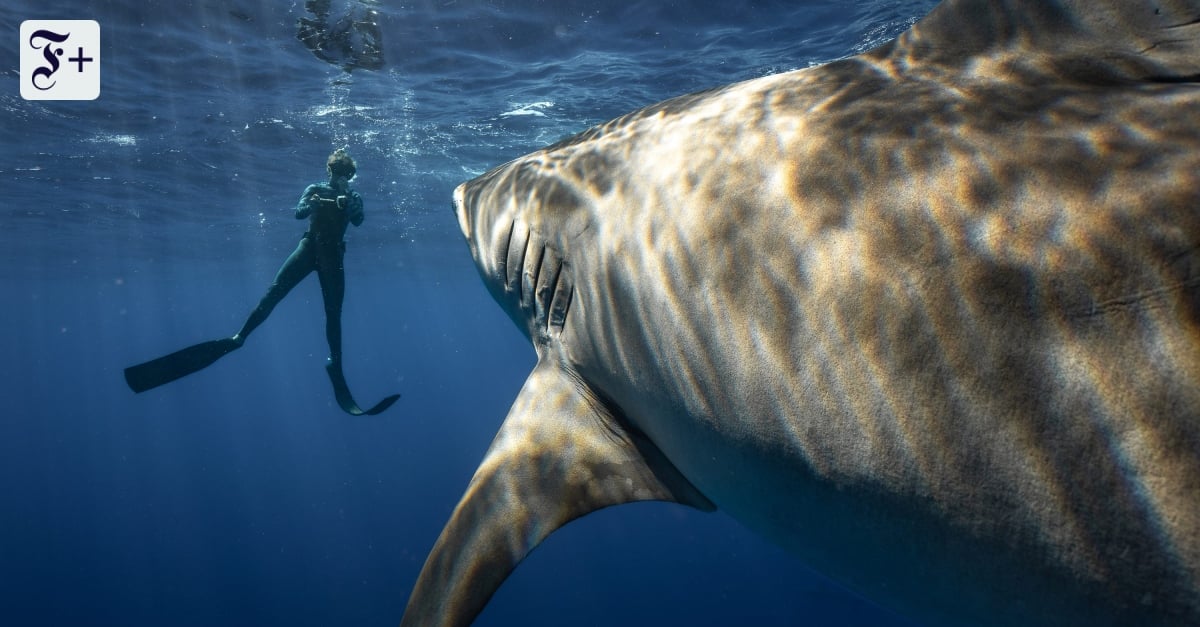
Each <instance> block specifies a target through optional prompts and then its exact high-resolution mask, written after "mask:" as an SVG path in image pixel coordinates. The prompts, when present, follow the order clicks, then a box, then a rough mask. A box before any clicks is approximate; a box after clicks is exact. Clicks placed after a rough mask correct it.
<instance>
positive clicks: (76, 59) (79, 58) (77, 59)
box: [67, 46, 95, 72]
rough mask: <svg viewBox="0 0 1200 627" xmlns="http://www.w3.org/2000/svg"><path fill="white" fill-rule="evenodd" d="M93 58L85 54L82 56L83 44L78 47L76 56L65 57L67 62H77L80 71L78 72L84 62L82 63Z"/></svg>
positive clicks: (81, 69)
mask: <svg viewBox="0 0 1200 627" xmlns="http://www.w3.org/2000/svg"><path fill="white" fill-rule="evenodd" d="M94 60H95V59H93V58H91V57H85V56H83V46H80V47H79V56H76V57H71V58H69V59H67V61H69V62H71V63H78V64H79V71H80V72H82V71H83V64H84V63H87V62H89V61H94Z"/></svg>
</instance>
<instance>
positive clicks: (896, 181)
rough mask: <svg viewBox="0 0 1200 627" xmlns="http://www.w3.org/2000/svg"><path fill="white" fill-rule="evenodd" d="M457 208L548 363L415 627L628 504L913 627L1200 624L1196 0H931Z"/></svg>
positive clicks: (531, 158) (503, 299) (467, 615)
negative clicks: (926, 11) (794, 562)
mask: <svg viewBox="0 0 1200 627" xmlns="http://www.w3.org/2000/svg"><path fill="white" fill-rule="evenodd" d="M454 202H455V206H456V210H457V213H458V219H459V222H460V225H461V227H462V230H463V233H464V235H465V236H466V238H467V241H468V242H469V245H470V250H471V254H472V255H473V256H474V259H475V262H476V264H477V266H478V268H479V271H480V274H481V275H482V277H483V280H484V282H485V284H486V285H487V286H488V288H489V289H490V290H491V292H492V294H493V295H494V296H495V298H496V300H497V302H499V304H500V305H501V306H502V307H503V308H504V309H505V310H506V311H507V312H508V313H509V315H510V316H511V317H512V319H513V320H514V321H515V322H516V324H517V325H518V326H519V327H520V328H521V329H523V330H524V332H525V333H526V334H527V335H528V336H529V338H530V340H531V341H532V343H533V346H534V348H535V350H536V352H537V355H538V362H537V366H536V367H535V369H534V371H533V373H532V374H531V375H530V377H529V380H528V381H527V383H526V384H525V386H524V388H523V389H522V390H521V392H520V394H519V395H518V397H517V399H516V401H515V403H514V404H513V407H512V409H511V410H510V412H509V414H508V417H507V419H506V420H505V422H504V424H503V426H502V427H501V428H500V432H499V434H498V435H497V436H496V440H495V442H494V444H493V445H492V447H491V449H490V450H489V451H488V453H487V455H486V457H485V459H484V460H483V462H482V464H481V465H480V467H479V470H478V471H477V473H476V475H475V477H474V478H473V479H472V481H471V483H470V485H469V487H468V488H467V492H466V495H465V496H464V497H463V499H462V501H461V502H460V504H459V505H458V507H457V509H456V510H455V512H454V514H453V516H452V517H451V519H450V521H449V522H448V524H447V525H446V528H445V529H444V531H443V532H442V535H441V537H440V538H439V539H438V541H437V544H436V545H435V547H434V548H433V551H432V553H431V555H430V556H429V559H428V561H427V562H426V564H425V567H424V570H423V571H422V573H421V576H420V579H419V581H418V582H417V585H416V588H415V589H414V590H413V592H412V596H411V597H410V599H409V604H408V608H407V611H406V614H405V616H404V621H403V624H404V625H411V626H430V625H466V624H469V623H470V622H471V621H472V620H473V619H474V618H475V617H476V616H477V615H478V613H479V612H480V611H482V609H483V608H484V606H485V605H486V603H487V601H488V599H489V598H490V597H491V595H492V594H493V593H494V592H495V590H496V589H497V588H498V587H499V586H500V584H501V583H502V582H503V581H504V579H505V577H506V576H507V575H508V573H510V572H511V570H512V569H513V568H515V567H516V565H517V564H518V563H519V562H520V561H521V560H522V559H523V558H524V557H525V556H526V555H527V554H528V553H529V551H531V550H532V549H533V548H534V547H536V546H537V545H538V543H539V542H541V541H542V540H543V539H544V538H545V537H547V536H548V535H549V534H550V533H551V532H553V531H554V530H555V529H557V528H559V527H560V526H562V525H563V524H565V523H567V522H568V521H570V520H572V519H574V518H577V517H579V516H583V515H585V514H587V513H589V512H592V511H594V510H597V509H600V508H603V507H607V506H610V505H617V504H621V503H626V502H630V501H639V500H647V499H657V500H665V501H675V502H679V503H684V504H688V505H692V506H695V507H698V508H701V509H712V508H714V507H716V508H720V509H721V510H724V511H726V512H728V513H729V514H730V515H731V516H733V517H735V518H736V519H738V520H739V521H741V522H743V523H744V524H745V525H747V526H748V527H749V528H751V529H753V530H755V531H757V532H758V533H761V534H762V535H764V536H766V537H768V538H770V539H772V540H774V541H775V542H777V543H779V544H780V545H782V546H784V547H786V548H787V549H789V550H790V551H792V552H793V553H795V554H796V555H797V556H799V558H800V559H802V560H804V561H805V562H806V563H808V564H810V565H811V566H813V567H814V568H816V569H817V570H819V571H821V572H823V573H825V574H827V575H829V576H830V577H832V578H834V579H836V580H838V581H841V582H844V583H845V584H846V585H848V586H850V587H852V588H854V589H856V590H858V591H860V592H861V593H862V594H864V595H866V596H868V597H870V598H872V599H875V600H877V601H879V602H880V603H882V604H884V605H886V606H888V607H891V608H894V609H895V610H896V611H898V612H900V613H902V614H904V615H906V616H909V617H911V618H913V619H914V620H917V621H919V622H921V623H924V624H929V625H1088V626H1090V627H1095V626H1099V625H1134V624H1136V625H1197V624H1200V2H1197V1H1182V0H1163V1H1160V2H1143V1H1141V0H1113V1H1103V0H1058V1H1055V0H1036V1H1024V0H948V1H947V2H944V3H943V4H942V5H940V6H939V7H937V8H936V9H935V10H934V11H933V12H932V13H931V14H930V15H929V16H928V17H927V18H926V19H924V20H923V21H921V22H919V23H918V24H917V25H915V26H914V27H913V28H912V29H911V30H910V31H908V32H906V33H904V34H903V35H902V36H901V37H900V38H899V39H897V40H896V41H894V42H892V43H890V44H887V45H884V46H882V47H880V48H878V49H875V50H873V51H870V52H868V53H866V54H863V55H860V56H856V57H852V58H849V59H845V60H841V61H836V62H833V63H830V64H827V65H824V66H821V67H817V68H811V69H806V70H801V71H795V72H789V73H785V74H779V75H775V76H768V77H765V78H761V79H757V80H752V81H748V82H744V83H739V84H735V85H731V86H727V87H722V88H719V89H714V90H711V91H708V92H704V93H700V94H694V95H690V96H684V97H681V98H677V99H674V100H669V101H667V102H664V103H661V104H658V105H655V106H652V107H649V108H646V109H643V110H641V111H638V112H635V113H632V114H630V115H628V116H625V117H623V118H620V119H617V120H614V121H612V122H610V123H607V124H604V125H601V126H599V127H596V128H594V129H591V130H589V131H587V132H584V133H582V134H581V135H579V136H577V137H574V138H572V139H569V140H566V141H564V142H561V143H559V144H556V145H554V146H550V147H548V148H546V149H544V150H541V151H539V152H536V153H533V154H531V155H528V156H525V157H522V158H520V159H517V160H515V161H512V162H510V163H508V164H506V165H503V166H500V167H498V168H496V169H494V170H492V171H490V172H488V173H487V174H484V175H483V176H481V177H479V178H477V179H475V180H473V181H470V182H468V183H465V184H463V185H462V186H460V187H459V188H458V189H457V190H456V191H455V197H454ZM581 567H582V566H581ZM614 602H618V603H619V602H620V601H619V599H618V600H614ZM570 622H571V620H570V618H569V617H564V619H563V623H564V624H570Z"/></svg>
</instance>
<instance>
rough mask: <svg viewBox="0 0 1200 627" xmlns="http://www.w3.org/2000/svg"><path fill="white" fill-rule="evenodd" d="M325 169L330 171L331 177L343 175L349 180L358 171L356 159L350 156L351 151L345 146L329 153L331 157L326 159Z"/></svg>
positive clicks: (342, 176)
mask: <svg viewBox="0 0 1200 627" xmlns="http://www.w3.org/2000/svg"><path fill="white" fill-rule="evenodd" d="M325 169H326V170H327V171H328V172H329V178H330V179H336V178H339V177H341V178H344V179H346V180H347V181H349V180H350V179H352V178H354V174H355V172H356V171H357V167H356V166H355V164H354V159H352V158H351V157H350V153H348V152H346V149H345V148H338V149H337V150H335V151H333V154H331V155H329V159H328V160H326V161H325Z"/></svg>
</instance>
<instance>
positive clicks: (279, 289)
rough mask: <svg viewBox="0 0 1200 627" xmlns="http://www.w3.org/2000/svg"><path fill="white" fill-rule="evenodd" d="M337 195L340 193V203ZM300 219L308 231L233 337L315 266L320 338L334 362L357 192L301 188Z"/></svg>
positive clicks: (359, 206)
mask: <svg viewBox="0 0 1200 627" xmlns="http://www.w3.org/2000/svg"><path fill="white" fill-rule="evenodd" d="M339 196H341V197H342V200H341V201H340V202H338V197H339ZM339 205H340V206H339ZM305 218H308V220H309V227H308V232H306V233H305V234H304V237H303V238H301V239H300V244H299V245H297V246H296V250H295V251H293V252H292V254H291V256H289V257H288V258H287V261H284V262H283V266H282V267H281V268H279V272H278V273H276V275H275V281H274V282H273V283H271V287H270V288H268V289H267V293H266V294H265V295H264V296H263V297H262V300H261V301H259V303H258V307H256V308H255V309H254V311H253V312H251V314H250V317H249V318H248V319H247V320H246V324H244V325H243V326H242V330H241V331H239V332H238V334H237V336H235V337H236V338H238V340H239V345H240V343H241V342H242V341H245V339H246V337H247V336H248V335H250V333H251V332H252V331H254V329H256V328H258V325H260V324H262V323H263V321H264V320H266V319H267V316H269V315H270V314H271V310H273V309H275V305H278V304H279V301H281V300H283V297H284V296H287V294H288V292H290V291H291V290H292V288H293V287H296V284H298V283H299V282H300V281H301V280H302V279H304V277H306V276H308V275H309V274H310V273H312V272H313V271H316V273H317V278H318V279H319V280H320V281H321V295H322V297H323V298H324V301H325V339H326V340H328V342H329V361H330V363H332V364H337V363H340V362H341V359H342V299H343V297H344V296H345V293H346V277H345V271H344V270H343V267H342V258H343V257H344V255H345V252H346V242H345V241H344V240H343V239H342V238H343V237H344V236H345V234H346V228H347V227H348V226H349V225H351V224H353V225H354V226H358V225H360V224H362V221H363V203H362V197H361V196H359V195H358V192H355V191H351V190H349V189H348V188H347V191H346V192H345V193H339V192H338V191H337V189H335V188H334V186H333V185H331V184H329V183H314V184H312V185H309V186H308V188H306V189H305V190H304V193H303V194H302V195H301V196H300V202H299V203H297V204H296V219H297V220H303V219H305Z"/></svg>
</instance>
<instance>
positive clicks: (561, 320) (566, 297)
mask: <svg viewBox="0 0 1200 627" xmlns="http://www.w3.org/2000/svg"><path fill="white" fill-rule="evenodd" d="M559 283H562V284H563V285H562V286H561V287H560V286H559ZM554 285H555V287H554V296H553V299H552V300H551V301H550V315H549V316H547V323H546V324H547V327H548V328H549V329H556V330H558V331H559V332H560V333H561V332H562V330H563V329H564V328H565V327H566V326H567V312H568V311H569V310H570V309H571V303H573V302H575V284H574V283H572V282H571V277H570V276H569V275H568V273H567V269H566V263H565V262H560V263H559V266H558V276H557V277H556V278H555V281H554Z"/></svg>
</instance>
